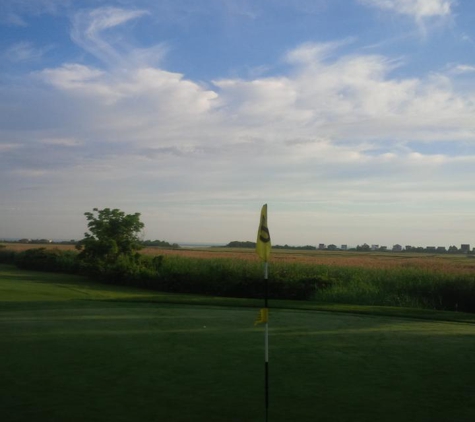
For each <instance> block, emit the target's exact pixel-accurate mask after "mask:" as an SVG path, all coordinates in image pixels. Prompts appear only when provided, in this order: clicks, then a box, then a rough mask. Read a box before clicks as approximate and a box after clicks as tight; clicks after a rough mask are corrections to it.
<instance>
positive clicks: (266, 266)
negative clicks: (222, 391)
mask: <svg viewBox="0 0 475 422" xmlns="http://www.w3.org/2000/svg"><path fill="white" fill-rule="evenodd" d="M268 275H269V263H268V262H267V261H266V262H265V263H264V284H265V287H264V289H265V293H264V308H265V309H269V306H268V302H269V277H268ZM267 312H269V311H267ZM264 357H265V359H264V362H265V363H264V366H265V382H264V385H265V403H266V422H267V421H268V420H269V318H267V320H266V323H265V334H264Z"/></svg>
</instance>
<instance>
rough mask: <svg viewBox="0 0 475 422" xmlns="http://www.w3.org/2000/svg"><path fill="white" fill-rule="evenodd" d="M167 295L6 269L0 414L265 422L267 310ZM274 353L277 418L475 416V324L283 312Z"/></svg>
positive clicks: (274, 316)
mask: <svg viewBox="0 0 475 422" xmlns="http://www.w3.org/2000/svg"><path fill="white" fill-rule="evenodd" d="M164 298H165V295H160V294H156V293H148V292H146V291H141V290H134V289H125V288H121V287H112V286H103V285H97V284H94V283H90V282H86V281H85V280H84V279H81V278H78V277H71V276H61V275H51V274H44V273H32V272H26V271H19V270H16V269H14V267H7V266H1V267H0V374H1V377H0V389H1V391H2V393H1V395H0V415H1V416H0V420H1V421H5V422H10V421H35V422H36V421H49V422H50V421H147V422H148V421H183V422H184V421H220V422H222V421H226V422H227V421H236V422H237V421H263V420H264V388H263V387H264V374H263V328H262V327H254V326H253V322H254V320H255V317H256V315H257V311H256V309H252V308H245V307H241V308H239V307H224V306H222V307H219V306H209V305H202V306H199V305H185V304H175V305H173V304H166V303H160V301H161V300H162V299H164ZM108 299H120V300H121V301H108ZM147 299H149V300H150V301H155V302H146V301H143V302H140V301H139V300H147ZM217 303H219V301H217ZM271 305H272V303H271ZM270 350H271V352H270V389H271V391H270V406H271V408H270V417H269V421H282V422H283V421H285V422H288V421H345V422H346V421H362V422H363V421H365V422H367V421H401V420H402V421H405V422H407V421H431V422H434V421H447V422H449V421H467V422H468V421H472V420H473V419H474V417H475V387H474V386H475V381H474V380H475V325H472V324H466V323H455V322H441V321H427V320H417V319H409V318H391V317H385V316H371V315H353V314H348V313H347V314H340V313H325V312H315V311H292V310H283V309H281V310H279V309H274V310H272V311H271V329H270Z"/></svg>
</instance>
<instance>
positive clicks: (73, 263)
mask: <svg viewBox="0 0 475 422" xmlns="http://www.w3.org/2000/svg"><path fill="white" fill-rule="evenodd" d="M15 265H16V266H17V267H18V268H22V269H26V270H37V271H51V272H64V273H77V272H78V271H79V262H78V260H77V253H76V252H73V251H61V250H59V249H46V248H37V249H27V250H26V251H23V252H19V253H18V254H16V256H15Z"/></svg>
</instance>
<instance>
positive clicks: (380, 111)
mask: <svg viewBox="0 0 475 422" xmlns="http://www.w3.org/2000/svg"><path fill="white" fill-rule="evenodd" d="M123 19H126V18H125V17H124V18H123ZM118 21H120V19H119V18H117V19H116V20H111V21H110V23H103V24H102V25H103V26H105V27H108V25H112V24H113V23H115V22H118ZM342 44H347V41H344V42H335V43H326V44H309V43H307V44H304V45H302V46H298V47H296V48H295V49H294V50H292V51H290V52H288V53H287V54H286V55H285V57H284V58H285V60H287V61H288V63H289V64H290V65H291V70H290V71H289V72H287V73H285V74H281V75H276V76H273V77H262V76H259V77H255V78H251V79H249V80H244V79H222V80H217V81H214V82H213V84H212V85H211V84H210V86H207V85H205V84H202V83H198V82H197V81H193V80H191V79H187V78H186V77H184V75H182V74H179V73H176V72H169V71H166V70H164V69H161V68H158V67H152V66H142V65H137V64H136V65H135V66H134V67H128V68H127V69H123V68H122V67H121V66H120V64H117V65H116V66H110V67H107V68H103V69H99V68H94V67H92V66H86V65H83V64H78V63H70V64H64V65H62V66H60V67H57V68H51V69H44V70H43V71H41V72H37V73H36V74H35V78H33V79H32V80H31V81H30V83H31V84H33V85H35V81H36V82H38V79H39V80H41V82H42V84H40V86H36V85H35V88H36V90H35V91H34V92H33V91H32V92H31V93H30V94H29V93H28V91H26V94H25V91H23V92H20V91H19V92H18V96H19V97H21V98H22V101H21V102H22V104H26V105H28V104H33V105H32V108H33V109H35V110H34V111H35V113H33V112H31V113H28V110H26V113H25V108H20V109H18V108H11V107H10V108H9V107H7V106H6V104H5V101H6V100H4V101H0V106H2V107H3V108H2V110H4V112H5V113H7V115H6V116H5V117H4V119H6V120H8V119H9V118H11V119H12V120H13V119H14V118H15V116H18V112H19V110H22V111H23V114H26V115H29V116H32V117H30V119H33V120H34V119H35V118H36V119H37V121H36V122H33V123H31V126H32V128H31V129H30V130H28V131H26V130H25V131H24V132H21V133H19V132H15V133H16V134H17V135H16V136H17V138H15V139H18V142H17V143H15V142H14V141H9V142H8V145H10V146H11V145H16V144H18V145H28V148H26V147H25V148H16V149H15V148H11V147H8V146H6V147H4V149H3V150H2V154H0V169H2V170H1V171H2V174H3V177H6V178H8V180H9V181H10V183H9V184H8V186H7V184H5V185H4V186H1V187H0V194H2V192H4V191H5V190H7V189H13V188H14V187H18V186H23V187H30V186H32V187H35V189H36V187H38V197H40V196H41V195H42V196H41V197H42V198H44V200H45V201H49V203H57V202H58V203H59V201H61V202H60V203H61V204H68V205H67V206H68V207H72V206H75V205H77V204H78V205H79V206H81V207H82V208H81V211H85V210H87V208H86V209H84V208H85V207H86V206H89V205H90V208H92V207H94V206H99V207H101V206H116V207H119V208H124V209H129V208H130V211H136V210H139V211H141V212H142V211H143V213H144V215H153V209H155V208H157V207H158V208H160V209H161V213H163V214H162V215H163V216H164V218H166V219H169V221H170V223H169V225H170V226H172V225H173V223H172V222H173V221H179V220H180V221H181V219H185V217H183V215H184V214H183V213H184V212H185V213H194V214H196V216H197V217H196V220H195V221H194V222H195V224H198V225H200V224H201V226H202V227H203V230H208V233H209V238H210V240H214V239H216V240H218V238H219V236H220V234H219V232H220V231H221V232H222V228H219V229H214V228H213V227H212V225H211V224H212V222H210V218H209V214H207V213H209V212H210V209H213V207H214V205H215V204H220V205H219V206H220V207H223V206H224V207H230V208H232V209H233V210H234V211H233V212H236V213H238V214H239V215H243V216H245V219H247V218H249V219H250V218H251V217H252V213H251V212H250V211H249V209H250V208H251V207H253V206H254V205H255V204H259V203H260V202H261V200H262V198H266V200H267V201H268V202H269V203H274V204H277V205H276V206H280V207H281V209H284V210H285V209H286V208H292V207H293V208H294V209H296V210H298V211H299V212H303V211H305V212H308V213H310V214H312V215H315V216H317V215H318V214H319V213H323V214H325V215H328V216H330V217H328V220H327V221H330V222H332V221H333V222H335V224H336V223H337V220H338V218H341V216H342V215H343V214H344V213H345V212H348V209H349V207H352V209H353V212H354V213H358V212H361V214H362V215H363V214H364V215H365V216H366V217H365V218H368V217H367V215H368V214H367V211H368V210H370V211H371V213H373V214H378V213H379V214H378V215H381V214H383V215H384V213H392V212H393V211H394V210H393V208H394V207H397V206H399V205H398V204H401V203H404V204H406V206H408V207H411V206H413V207H414V208H417V207H419V206H421V204H422V203H424V202H425V203H427V204H432V206H434V207H437V206H439V205H438V202H437V201H438V199H437V194H438V193H439V194H440V192H442V194H443V195H445V196H446V197H454V198H455V197H457V198H458V200H459V201H462V202H463V203H470V201H474V200H475V199H474V195H473V189H472V187H471V185H470V183H468V182H466V181H469V180H471V179H472V178H473V176H475V172H474V170H473V168H475V166H474V164H475V155H474V152H471V153H465V152H463V153H462V152H459V153H457V152H454V153H453V156H449V155H448V154H444V153H441V152H438V151H437V149H436V148H431V146H432V145H433V143H434V142H436V141H440V142H446V141H450V142H451V143H453V144H454V145H458V144H465V143H467V144H471V143H472V142H473V141H475V121H474V119H473V115H474V113H475V96H474V95H473V94H471V93H470V91H466V90H465V91H459V90H457V87H456V85H454V84H453V81H452V79H451V74H450V72H448V74H447V75H437V74H430V75H427V76H426V77H420V78H401V77H399V78H396V77H395V76H393V75H394V74H393V70H394V69H395V68H396V67H397V66H401V65H402V64H401V63H399V62H398V61H394V60H392V59H390V58H388V57H385V56H382V55H358V54H347V55H339V56H338V55H336V54H335V51H336V49H338V48H341V46H342ZM133 52H134V50H133V49H131V50H130V51H128V52H127V53H126V54H127V55H130V54H133ZM470 75H471V73H467V77H471V76H470ZM38 93H40V94H41V95H43V96H44V98H47V101H43V100H42V101H41V102H42V110H41V111H42V114H41V115H38V116H37V114H36V109H37V107H35V106H34V104H35V102H34V101H33V99H34V98H35V101H39V100H38V99H37V97H38ZM25 95H26V96H25ZM28 95H30V96H31V97H28ZM41 98H43V97H41ZM23 107H27V106H25V105H23ZM57 110H61V112H62V113H63V114H62V115H61V118H58V119H56V121H54V122H52V123H49V124H48V125H46V126H43V125H44V120H45V116H48V115H54V116H56V115H57ZM35 116H36V117H35ZM2 136H3V137H4V138H5V139H10V138H8V136H9V134H8V132H4V133H2ZM11 139H13V138H11ZM414 141H424V142H426V144H427V149H426V151H422V150H419V149H418V148H417V147H415V146H414V145H413V144H412V143H413V142H414ZM58 163H61V164H58ZM40 181H41V183H40ZM448 181H450V183H449V182H448ZM46 187H48V188H47V189H46ZM35 192H36V190H35ZM28 198H30V199H29V200H32V199H31V196H29V197H28ZM18 201H19V203H20V205H21V203H22V202H21V198H20V199H18ZM25 201H26V199H25ZM223 204H224V205H223ZM14 205H15V204H13V205H12V206H14ZM30 205H31V204H30ZM64 206H65V207H66V205H64ZM424 206H426V204H424ZM185 209H186V210H187V211H184V210H185ZM302 210H303V211H302ZM345 210H346V211H345ZM358 210H359V211H358ZM284 214H285V212H283V211H282V215H284ZM388 215H389V214H388ZM391 215H392V214H391ZM243 218H244V217H243ZM282 218H284V217H282ZM315 218H316V217H315ZM245 219H244V220H243V221H242V222H241V223H240V224H241V225H240V226H239V228H240V230H241V231H232V230H235V229H236V230H237V228H238V226H236V228H234V227H233V228H232V229H231V232H226V233H224V234H222V235H221V236H224V237H225V238H224V239H223V238H219V240H220V241H221V240H223V241H229V240H231V238H233V237H234V236H237V235H241V233H242V230H243V228H244V227H245V226H246V225H247V224H248V223H250V221H248V220H245ZM381 221H383V220H381ZM360 222H361V223H362V224H363V223H364V219H363V218H361V221H360ZM158 224H159V223H156V222H151V223H150V222H147V226H148V227H149V229H150V230H154V229H152V227H155V228H156V230H157V231H158V230H159V229H160V230H162V229H163V230H165V232H164V233H163V236H164V237H165V238H167V239H169V240H171V241H175V240H194V239H193V238H192V237H193V235H192V234H191V233H189V232H188V233H187V232H186V231H185V228H187V229H189V226H188V225H186V224H185V225H183V226H180V227H183V231H180V230H182V229H177V228H176V227H175V228H174V229H173V231H172V230H171V229H169V232H167V231H166V230H167V228H163V227H162V228H159V227H158ZM154 225H155V226H154ZM207 225H209V226H207ZM290 226H292V224H291V225H290ZM317 226H318V225H317ZM206 227H209V228H208V229H206ZM346 227H348V226H346ZM315 228H316V229H321V228H319V227H315ZM177 230H178V232H177ZM71 236H73V237H74V235H73V234H71ZM196 236H197V237H200V236H202V234H201V232H200V234H197V235H196ZM282 236H284V234H282ZM245 238H247V236H245V237H244V239H245ZM197 240H199V239H197ZM350 240H351V239H348V240H346V239H342V241H348V242H349V241H350ZM283 241H284V242H292V241H293V240H292V239H286V238H284V239H283ZM332 241H337V240H336V239H335V240H332ZM363 241H366V240H363ZM295 242H298V243H300V241H299V240H297V239H296V240H295Z"/></svg>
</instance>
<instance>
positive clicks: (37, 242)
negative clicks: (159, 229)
mask: <svg viewBox="0 0 475 422" xmlns="http://www.w3.org/2000/svg"><path fill="white" fill-rule="evenodd" d="M0 242H2V243H27V244H31V245H47V244H48V245H75V244H77V243H78V241H77V240H74V239H72V240H61V241H55V240H49V239H19V240H0ZM140 244H141V245H142V246H144V247H148V246H160V247H162V248H174V249H178V248H179V247H180V245H178V244H177V243H169V242H166V241H164V240H143V241H142V242H140Z"/></svg>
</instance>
